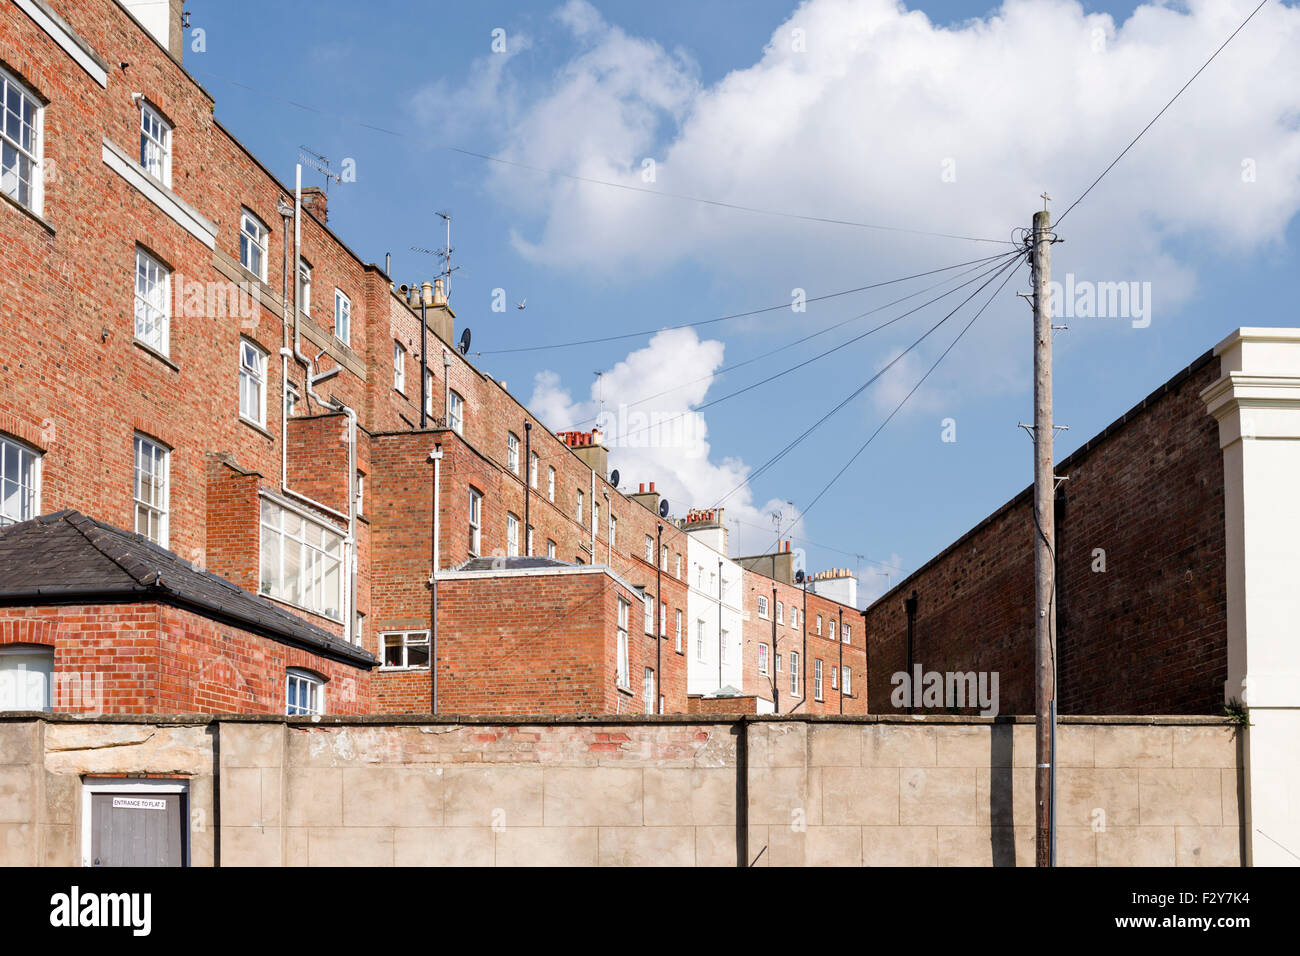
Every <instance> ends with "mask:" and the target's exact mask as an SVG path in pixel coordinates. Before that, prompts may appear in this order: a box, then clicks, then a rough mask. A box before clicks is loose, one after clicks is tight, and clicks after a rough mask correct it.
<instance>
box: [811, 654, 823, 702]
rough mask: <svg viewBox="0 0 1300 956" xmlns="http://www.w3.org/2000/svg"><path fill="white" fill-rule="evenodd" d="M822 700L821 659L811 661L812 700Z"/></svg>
mask: <svg viewBox="0 0 1300 956" xmlns="http://www.w3.org/2000/svg"><path fill="white" fill-rule="evenodd" d="M821 699H822V659H821V658H820V657H818V658H815V659H814V660H813V700H821Z"/></svg>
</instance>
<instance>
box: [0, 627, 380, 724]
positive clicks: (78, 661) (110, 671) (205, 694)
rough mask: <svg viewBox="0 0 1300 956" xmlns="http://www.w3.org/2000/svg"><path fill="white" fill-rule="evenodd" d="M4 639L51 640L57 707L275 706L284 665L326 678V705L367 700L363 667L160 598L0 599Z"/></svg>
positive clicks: (175, 710)
mask: <svg viewBox="0 0 1300 956" xmlns="http://www.w3.org/2000/svg"><path fill="white" fill-rule="evenodd" d="M3 644H39V645H41V646H44V647H52V648H53V649H54V679H55V699H54V709H55V710H56V712H60V713H93V714H101V713H107V714H187V713H193V714H216V713H227V714H281V713H283V712H284V709H285V673H286V670H287V669H288V668H290V667H298V668H304V669H306V670H310V671H313V672H315V673H317V674H319V675H320V676H321V677H323V678H325V680H326V689H325V694H326V710H327V711H328V712H329V713H335V714H361V713H368V712H369V711H370V709H371V701H370V674H369V671H368V670H367V669H366V668H360V667H356V666H354V665H350V664H344V663H341V662H339V661H335V660H332V659H330V658H327V657H325V656H323V655H321V654H317V653H313V652H311V651H307V650H304V649H302V648H296V647H289V646H287V645H284V644H280V643H278V642H276V641H273V640H271V639H269V638H265V637H262V636H261V635H259V634H255V633H252V632H249V631H245V630H241V629H239V628H235V627H230V626H226V625H223V624H218V623H217V622H215V621H212V620H211V619H209V618H205V617H201V616H199V615H197V614H194V613H192V612H190V611H184V610H180V609H178V608H174V607H170V606H167V605H161V604H151V603H123V604H95V605H69V606H45V607H4V608H0V645H3Z"/></svg>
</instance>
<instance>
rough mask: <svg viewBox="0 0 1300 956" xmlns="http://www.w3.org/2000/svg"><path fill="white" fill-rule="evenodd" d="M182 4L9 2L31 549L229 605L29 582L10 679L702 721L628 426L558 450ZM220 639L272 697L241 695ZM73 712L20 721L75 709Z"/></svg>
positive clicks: (140, 704) (671, 570) (0, 451)
mask: <svg viewBox="0 0 1300 956" xmlns="http://www.w3.org/2000/svg"><path fill="white" fill-rule="evenodd" d="M181 7H182V4H180V3H169V4H157V3H150V2H145V0H59V2H57V3H51V2H47V0H16V2H12V3H7V4H6V5H5V6H4V7H3V10H2V12H0V84H2V85H3V90H0V96H2V99H3V103H4V109H5V120H4V123H3V129H2V133H3V137H4V142H3V150H4V152H3V155H4V166H3V169H0V185H2V187H3V188H2V189H0V259H2V260H3V262H4V264H5V268H4V269H3V272H0V309H2V314H3V324H4V333H5V342H6V348H5V352H4V357H3V369H2V371H3V378H2V379H0V467H2V468H3V473H2V474H0V489H2V493H0V537H3V539H4V540H5V542H6V543H5V545H4V546H3V547H4V548H5V549H7V551H6V553H12V554H14V555H19V554H26V553H28V552H29V551H30V550H31V549H32V548H33V547H36V546H37V544H36V543H38V542H39V541H41V540H46V539H48V537H49V536H50V535H51V534H52V533H53V530H52V529H54V528H56V527H57V528H60V529H64V533H65V534H68V533H70V532H68V531H67V530H66V529H69V528H84V529H89V530H86V534H84V535H82V537H83V538H86V537H87V535H88V536H89V537H90V538H95V539H96V540H98V541H101V542H109V541H111V542H112V548H116V549H122V550H125V551H130V552H131V553H133V554H137V555H147V556H148V557H149V560H150V561H151V562H155V563H156V564H157V566H158V567H162V565H163V564H166V566H167V568H168V570H167V571H166V573H162V574H161V578H162V580H163V581H164V582H165V583H166V584H168V585H170V583H171V579H173V578H176V577H180V578H184V579H185V580H187V581H190V582H192V583H193V584H194V586H195V587H196V588H197V587H198V586H199V583H200V582H202V585H203V587H202V590H203V591H204V593H205V594H207V595H208V596H209V597H210V598H211V599H212V600H211V601H209V602H208V603H207V604H204V605H203V606H202V607H192V606H187V607H185V608H180V607H179V606H178V605H177V603H176V601H175V600H170V599H171V598H174V597H175V595H174V594H172V593H171V592H167V591H166V589H165V588H163V589H162V590H160V589H159V588H156V587H152V586H150V587H151V588H152V589H149V590H147V591H146V592H145V593H141V594H140V595H138V597H139V601H137V602H136V604H138V605H140V606H139V607H136V608H135V610H137V611H138V612H139V614H141V615H142V617H141V619H140V620H138V621H132V622H125V621H121V622H118V623H119V624H121V626H117V625H116V624H114V623H112V621H113V616H114V615H117V614H119V613H125V612H124V611H123V610H122V608H118V609H117V610H114V611H113V612H112V614H110V615H109V616H108V617H104V616H103V615H104V614H106V613H107V612H104V611H103V610H102V608H100V610H91V607H92V606H91V605H90V604H88V603H83V604H80V605H78V604H70V603H68V600H65V599H64V598H69V600H70V597H69V595H64V598H60V599H58V600H53V599H51V600H50V601H49V602H44V601H36V600H34V599H29V598H30V595H31V594H33V593H40V592H42V589H45V588H48V587H54V588H58V587H61V586H62V585H61V584H60V583H59V582H60V581H61V578H60V577H59V574H58V573H56V572H60V569H57V568H51V567H47V566H46V565H45V564H43V563H41V562H39V561H37V562H31V563H27V562H25V561H23V562H16V563H15V565H14V566H12V567H9V568H6V569H4V575H5V581H6V582H7V586H8V587H9V588H10V591H11V595H10V597H6V598H4V601H5V602H6V604H7V606H6V608H5V616H4V620H5V622H6V623H5V626H4V628H3V629H0V644H2V645H3V650H4V653H3V654H2V655H0V673H3V674H6V675H9V676H8V677H5V678H4V680H6V681H8V682H9V683H10V684H14V685H15V686H17V685H18V684H21V685H22V686H24V687H27V686H29V684H30V686H33V687H34V686H35V684H31V682H30V681H29V679H28V678H27V677H26V676H25V675H27V674H28V670H27V668H28V667H29V666H30V667H31V668H33V670H32V673H37V674H43V673H45V672H46V671H48V672H49V673H50V674H51V675H53V676H52V677H51V678H50V680H49V681H47V682H46V684H47V685H48V686H50V687H51V688H52V687H53V686H54V685H55V684H58V683H59V682H62V683H64V684H72V683H75V681H76V680H79V679H84V680H85V681H86V682H88V683H90V684H93V683H94V682H95V681H96V680H99V674H98V670H99V669H100V668H101V666H106V665H103V662H104V661H106V660H107V659H108V658H115V660H114V662H113V664H112V668H111V671H112V676H111V679H109V680H107V681H106V683H104V684H103V686H105V687H106V688H108V691H107V697H106V698H105V700H104V701H103V703H104V704H105V705H106V706H107V707H109V708H110V709H121V710H134V709H137V708H152V709H161V710H164V711H165V710H176V711H198V712H211V711H220V710H222V709H225V708H230V709H235V710H262V711H268V712H282V711H284V710H285V709H292V710H296V709H300V706H301V705H300V703H299V697H300V696H301V695H302V693H305V692H303V691H302V690H301V689H300V687H299V685H298V683H297V682H296V681H295V680H292V679H291V678H292V677H293V676H294V675H296V674H297V672H298V670H300V669H304V668H305V669H306V670H307V671H310V672H311V673H313V674H315V675H317V676H316V678H315V679H318V680H327V681H328V682H333V681H335V680H338V679H339V678H338V676H337V675H339V674H342V673H344V672H346V673H347V674H348V678H347V679H348V680H349V681H353V682H355V690H354V691H353V692H351V693H350V694H349V695H347V705H346V708H345V707H344V705H343V703H342V701H343V699H344V698H343V696H342V695H340V694H337V693H332V692H329V693H323V694H319V695H314V694H313V695H309V696H310V700H309V701H308V706H307V709H309V710H319V709H321V708H322V707H323V708H325V709H326V710H328V711H332V712H337V711H340V710H344V709H348V710H353V709H356V710H361V709H367V708H368V709H370V710H372V711H376V712H387V713H429V712H431V711H437V712H439V713H444V714H447V713H456V712H466V711H472V712H475V713H497V714H502V713H520V712H540V713H569V712H575V711H578V712H588V711H590V712H608V713H629V712H641V713H644V712H652V711H654V710H657V709H659V708H662V710H663V711H665V712H684V711H686V710H687V708H688V703H687V670H688V664H687V648H686V642H685V641H684V640H681V639H679V637H678V628H679V626H684V625H679V622H683V621H684V620H685V615H686V612H687V593H688V585H687V581H686V572H685V570H684V565H685V562H684V557H685V555H686V553H687V550H688V544H689V541H688V537H687V534H686V533H685V532H684V531H683V530H682V528H681V526H680V524H679V523H678V522H677V521H675V520H674V519H672V518H669V517H667V516H666V515H665V516H661V515H660V513H659V512H660V498H659V495H658V494H657V493H655V492H654V485H653V483H651V484H650V490H649V491H648V492H647V491H645V490H644V487H643V488H642V490H641V491H639V492H637V493H635V494H624V493H622V492H620V491H619V490H618V488H617V487H615V486H614V485H613V484H612V483H611V482H610V480H609V477H608V475H609V461H608V457H609V452H608V450H607V449H606V448H605V446H604V445H603V443H602V436H601V434H600V432H599V431H598V430H596V431H592V432H563V433H559V434H556V433H552V432H550V431H549V430H548V429H547V428H546V427H545V426H544V425H542V424H541V423H540V422H539V421H538V420H537V419H536V417H535V416H533V415H532V413H530V412H529V410H528V409H527V408H525V407H524V406H523V405H522V404H520V403H519V401H518V400H516V399H515V398H514V397H513V396H512V395H511V394H510V393H509V392H508V391H507V390H506V387H505V384H504V383H503V382H498V381H496V380H494V379H493V378H491V377H490V376H489V375H487V374H485V373H484V372H483V371H481V370H480V369H478V368H477V367H476V366H475V365H474V364H473V363H472V362H470V361H469V360H468V359H467V358H466V357H465V355H464V354H462V350H461V349H458V348H457V347H456V345H455V332H456V330H455V319H456V315H455V313H454V312H453V310H452V308H451V306H450V303H449V302H448V299H447V296H446V294H445V292H444V290H443V288H442V283H441V282H424V283H420V284H418V285H412V286H406V285H403V286H400V287H397V288H394V283H393V281H392V280H391V279H390V277H389V276H388V275H386V274H385V272H384V270H383V269H381V268H380V267H379V266H377V265H375V264H374V263H370V262H367V261H365V260H364V259H363V258H361V257H360V256H358V255H357V254H356V253H355V252H354V251H353V250H352V249H350V248H349V247H348V246H347V245H346V244H345V243H344V242H343V241H342V240H341V239H340V238H339V237H338V236H336V235H335V234H334V233H333V232H332V231H331V229H330V227H329V225H328V220H327V207H326V203H325V199H324V195H323V193H322V192H321V191H320V190H313V189H302V188H301V187H300V181H299V182H295V183H294V184H289V183H285V182H282V181H281V180H280V179H278V178H277V177H276V176H275V174H273V173H272V172H271V171H270V169H269V168H268V167H267V166H265V165H263V164H262V163H261V162H260V161H259V160H258V159H257V158H256V157H255V156H253V155H252V154H251V153H250V152H249V151H248V150H247V149H246V148H245V147H244V146H243V145H242V144H241V143H240V142H239V141H238V139H236V138H235V136H234V135H233V134H232V133H231V132H230V131H229V130H227V129H226V128H225V127H224V126H223V125H222V124H221V122H220V121H219V120H218V119H217V117H216V112H215V103H214V100H213V99H212V97H211V96H210V95H209V94H208V92H207V91H206V90H204V89H203V87H201V86H200V85H199V84H198V83H197V82H196V81H195V80H194V78H193V77H192V76H191V75H190V74H189V73H187V72H186V70H185V68H184V66H183V65H182V63H181V53H182V48H183V43H182V42H181V39H182V32H181V31H182V28H181V22H182V21H181ZM33 522H35V524H33ZM87 541H89V538H87ZM80 547H82V551H83V552H84V553H85V554H90V552H88V551H85V547H93V542H91V543H90V544H87V545H84V546H80ZM115 553H116V552H115ZM91 557H93V555H91ZM95 560H96V561H99V560H100V559H98V558H96V559H95ZM167 562H171V563H167ZM538 562H540V563H538ZM101 563H102V562H101ZM146 566H147V567H152V566H153V565H148V563H146ZM176 569H185V570H184V571H183V572H180V571H177V570H176ZM155 570H156V568H155ZM148 573H151V572H149V571H147V570H146V571H142V572H141V574H144V575H145V576H147V574H148ZM128 577H131V579H132V580H136V584H137V585H138V586H139V587H145V585H144V584H143V583H141V582H142V581H143V580H144V578H142V577H140V576H138V575H136V576H134V577H132V573H128ZM92 596H93V595H91V594H90V593H89V592H87V593H86V594H78V596H77V599H78V600H83V601H84V602H88V601H90V599H91V597H92ZM164 598H167V599H164ZM133 600H134V598H133ZM222 600H227V601H229V602H230V604H231V609H227V611H228V612H229V613H224V612H222V611H221V609H220V608H219V607H216V606H213V605H219V604H220V603H221V601H222ZM24 602H25V603H24ZM99 603H100V604H102V603H104V602H99ZM109 603H111V602H109ZM98 606H99V605H98V604H96V605H95V607H98ZM132 606H133V607H135V605H132ZM123 607H125V605H123ZM240 608H242V609H244V610H245V611H249V612H250V613H251V609H253V608H257V609H258V611H259V613H262V612H265V611H266V610H267V609H268V608H273V609H275V611H276V613H275V615H274V621H262V622H261V624H260V625H259V627H252V625H251V624H249V622H248V621H246V620H244V619H243V618H242V617H240V615H239V614H238V613H235V612H236V611H238V609H240ZM232 609H233V610H232ZM223 613H224V616H223ZM78 614H82V616H84V615H85V614H92V615H93V614H99V615H100V617H99V618H97V619H96V621H94V622H92V621H86V622H80V623H77V624H74V622H73V618H74V617H76V616H77V615H78ZM24 615H27V616H28V617H24ZM178 615H180V616H184V615H189V616H190V617H186V621H187V622H188V623H187V624H186V625H185V626H186V627H191V626H192V628H193V629H198V630H204V629H206V631H207V632H208V634H207V636H206V637H203V638H202V639H199V638H196V639H194V640H185V641H181V640H171V639H169V638H167V637H166V635H170V634H172V633H173V632H174V631H175V628H174V627H171V624H174V623H175V621H176V620H178V619H179V618H178ZM196 615H197V617H198V618H202V619H203V622H204V623H200V622H199V621H198V620H197V619H194V620H191V619H190V618H191V617H194V616H196ZM28 618H30V620H28ZM56 620H57V622H58V625H59V626H57V627H55V626H52V622H55V621H56ZM24 622H26V623H24ZM169 622H170V623H169ZM92 624H93V626H91V625H92ZM146 631H147V632H148V633H149V634H150V635H153V636H150V637H148V638H145V639H143V640H145V642H146V643H149V642H152V643H149V649H148V652H147V653H143V652H142V653H141V654H137V655H131V654H127V653H122V654H118V653H117V651H115V650H114V651H112V653H110V650H111V648H107V647H106V645H107V644H116V645H120V647H121V648H127V647H130V646H133V645H132V642H133V641H135V640H136V637H135V635H136V634H137V633H138V632H146ZM308 635H310V639H308ZM737 639H739V635H737ZM268 642H269V643H268ZM219 645H220V646H225V645H231V646H233V645H238V646H239V648H240V650H239V652H238V654H237V655H235V656H231V654H227V655H226V659H227V660H241V661H242V660H245V659H248V660H252V659H253V658H256V661H257V663H256V665H255V666H253V665H251V664H250V665H248V666H247V667H245V666H243V665H241V666H240V672H241V674H242V675H243V679H244V680H246V681H247V682H248V683H249V684H250V685H251V686H254V687H255V688H256V689H255V690H251V689H250V690H249V691H248V692H247V693H245V694H242V695H235V697H231V698H229V699H227V698H224V697H222V695H219V694H214V693H212V692H211V688H210V686H209V685H210V684H211V680H210V676H211V674H212V673H214V670H213V669H214V668H219V667H222V666H224V665H223V664H222V663H221V660H222V659H221V657H220V655H219V654H218V653H217V651H216V648H217V647H218V646H219ZM826 660H827V662H828V664H827V666H830V665H829V660H830V657H827V658H826ZM430 661H436V666H434V667H433V668H431V667H430ZM756 666H757V658H755V667H756ZM249 668H252V669H251V670H250V669H249ZM133 669H134V670H133ZM132 673H134V676H131V675H132ZM162 675H166V680H164V679H163V677H162ZM173 678H175V680H173ZM831 679H832V678H830V677H827V678H826V680H827V682H828V686H829V681H830V680H831ZM834 679H835V680H838V676H836V677H835V678H834ZM168 681H171V683H168ZM132 682H134V685H133V684H132ZM741 683H744V684H746V686H747V687H748V686H749V685H750V684H752V683H753V681H751V680H749V679H748V678H746V679H745V680H743V681H741ZM164 684H165V685H166V687H167V688H168V689H167V690H166V691H164V690H163V689H162V688H163V686H164ZM272 684H275V685H276V686H280V685H283V686H284V687H285V691H284V693H283V694H272V693H271V692H270V691H269V690H267V688H269V687H271V686H272ZM858 684H859V685H860V686H862V687H865V686H866V683H865V680H864V679H862V677H861V676H859V677H858ZM128 687H130V688H131V691H132V692H131V693H127V692H126V689H127V688H128ZM119 689H120V690H121V693H120V694H119ZM719 689H721V688H719ZM136 691H138V692H139V693H135V692H136ZM51 694H52V691H51V693H47V694H45V696H43V697H42V696H40V695H39V694H37V696H36V697H35V698H34V699H33V698H32V697H30V695H26V696H23V698H22V702H23V705H24V706H36V707H37V709H50V708H54V709H61V710H62V709H77V708H73V707H70V706H65V703H66V702H64V703H60V701H58V700H56V699H54V697H53V696H51ZM11 697H12V699H11V700H10V702H9V703H8V704H4V703H0V706H9V707H13V706H17V700H18V698H17V696H16V695H11ZM833 699H836V700H838V698H833ZM81 709H89V708H81Z"/></svg>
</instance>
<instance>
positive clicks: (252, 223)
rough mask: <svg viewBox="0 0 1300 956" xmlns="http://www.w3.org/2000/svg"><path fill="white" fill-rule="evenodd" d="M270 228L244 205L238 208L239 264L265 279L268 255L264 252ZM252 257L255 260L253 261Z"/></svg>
mask: <svg viewBox="0 0 1300 956" xmlns="http://www.w3.org/2000/svg"><path fill="white" fill-rule="evenodd" d="M270 236H271V230H270V228H269V227H268V226H267V225H266V223H264V222H262V220H261V219H259V218H258V217H257V216H256V215H254V213H253V211H252V210H250V209H249V208H248V207H246V206H241V207H240V209H239V264H240V265H241V266H243V267H244V268H245V269H247V270H248V271H249V272H251V273H252V274H253V275H255V276H257V277H258V278H259V279H261V280H262V281H263V282H265V281H266V270H267V261H268V256H267V254H266V250H267V246H268V245H269V239H270ZM254 257H255V258H256V260H257V261H256V262H254V261H253V259H254Z"/></svg>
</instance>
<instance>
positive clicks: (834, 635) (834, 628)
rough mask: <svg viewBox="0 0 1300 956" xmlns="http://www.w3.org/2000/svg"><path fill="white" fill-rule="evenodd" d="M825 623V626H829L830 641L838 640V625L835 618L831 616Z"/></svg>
mask: <svg viewBox="0 0 1300 956" xmlns="http://www.w3.org/2000/svg"><path fill="white" fill-rule="evenodd" d="M826 624H827V627H828V628H830V639H831V640H832V641H838V640H839V639H840V636H839V626H838V625H837V624H836V623H835V618H831V619H830V620H829V621H827V622H826Z"/></svg>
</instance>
